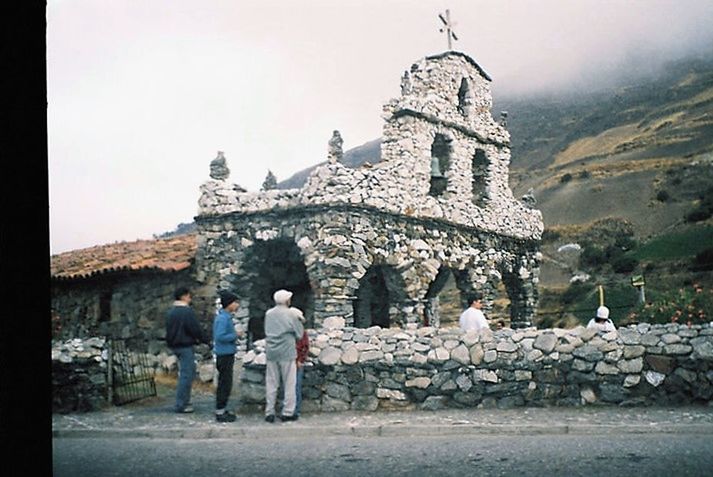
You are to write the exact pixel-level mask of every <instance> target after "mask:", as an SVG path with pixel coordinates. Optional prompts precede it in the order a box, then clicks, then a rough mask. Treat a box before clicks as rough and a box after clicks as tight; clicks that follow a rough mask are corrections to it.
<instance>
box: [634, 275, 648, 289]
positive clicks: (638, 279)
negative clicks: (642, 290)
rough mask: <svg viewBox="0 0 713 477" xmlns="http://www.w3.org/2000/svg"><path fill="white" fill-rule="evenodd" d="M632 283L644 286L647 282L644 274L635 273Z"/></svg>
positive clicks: (636, 285)
mask: <svg viewBox="0 0 713 477" xmlns="http://www.w3.org/2000/svg"><path fill="white" fill-rule="evenodd" d="M631 285H632V286H635V287H643V286H644V285H646V282H645V281H644V276H643V275H634V276H633V277H631Z"/></svg>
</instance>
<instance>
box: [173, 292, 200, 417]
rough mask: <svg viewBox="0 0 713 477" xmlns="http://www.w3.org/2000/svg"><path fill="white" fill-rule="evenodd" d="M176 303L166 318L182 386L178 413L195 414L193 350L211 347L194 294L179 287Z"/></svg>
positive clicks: (177, 395) (177, 400)
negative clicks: (193, 304)
mask: <svg viewBox="0 0 713 477" xmlns="http://www.w3.org/2000/svg"><path fill="white" fill-rule="evenodd" d="M173 296H174V298H175V299H176V301H174V302H173V306H172V307H171V309H170V310H168V313H167V315H166V344H167V345H168V347H169V348H170V349H171V351H173V353H174V354H175V355H176V357H177V358H178V386H177V387H176V405H175V408H174V410H175V411H176V412H182V413H185V412H193V406H191V405H190V402H191V386H192V385H193V379H194V378H195V375H196V359H195V354H194V352H193V346H194V345H196V344H200V343H208V341H207V340H206V339H205V337H204V335H203V331H202V330H201V326H200V324H199V323H198V319H197V318H196V314H195V313H194V312H193V309H192V308H191V307H190V304H191V300H192V298H191V292H190V290H188V288H186V287H179V288H177V289H176V291H175V293H174V295H173Z"/></svg>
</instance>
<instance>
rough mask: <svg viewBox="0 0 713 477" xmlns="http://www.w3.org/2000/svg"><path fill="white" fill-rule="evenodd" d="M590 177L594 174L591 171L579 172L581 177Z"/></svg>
mask: <svg viewBox="0 0 713 477" xmlns="http://www.w3.org/2000/svg"><path fill="white" fill-rule="evenodd" d="M590 177H592V174H591V173H590V172H589V171H582V172H580V173H579V178H580V179H589V178H590Z"/></svg>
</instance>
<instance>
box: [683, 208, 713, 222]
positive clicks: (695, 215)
mask: <svg viewBox="0 0 713 477" xmlns="http://www.w3.org/2000/svg"><path fill="white" fill-rule="evenodd" d="M711 215H713V210H708V209H706V208H704V207H698V208H696V209H694V210H693V211H691V212H689V213H688V214H686V222H700V221H702V220H706V219H708V218H709V217H710V216H711Z"/></svg>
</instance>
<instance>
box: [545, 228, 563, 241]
mask: <svg viewBox="0 0 713 477" xmlns="http://www.w3.org/2000/svg"><path fill="white" fill-rule="evenodd" d="M561 236H562V234H561V233H559V232H558V231H556V230H552V229H547V228H546V229H545V230H544V231H543V232H542V241H543V242H549V241H552V240H557V239H558V238H560V237H561Z"/></svg>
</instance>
